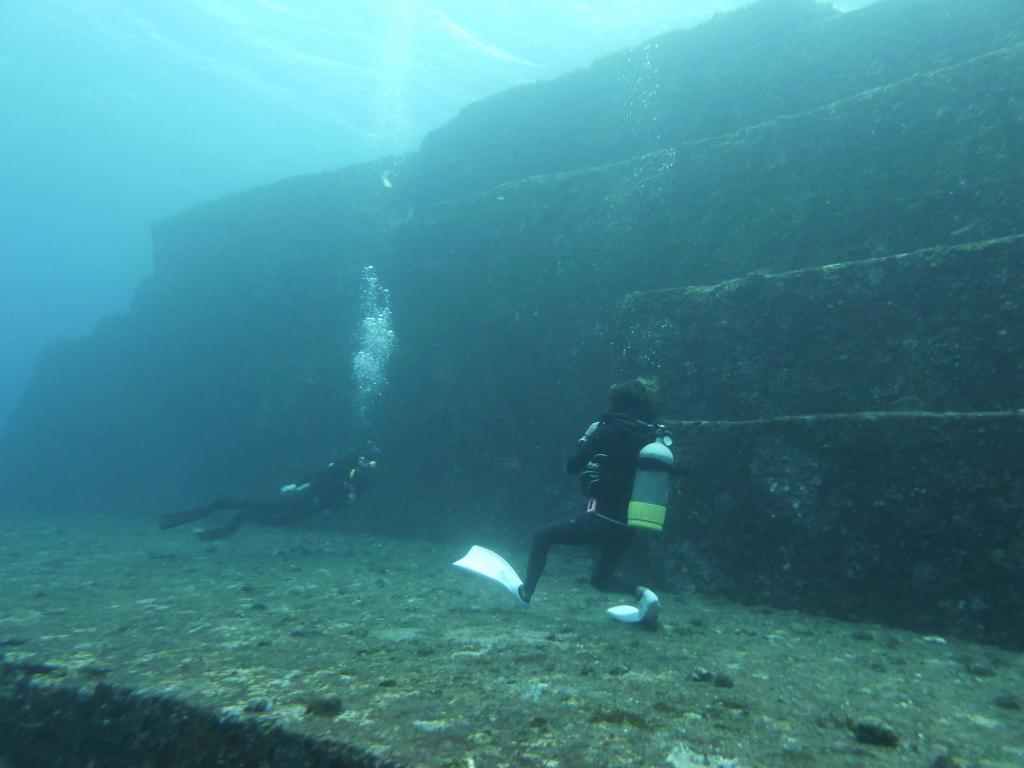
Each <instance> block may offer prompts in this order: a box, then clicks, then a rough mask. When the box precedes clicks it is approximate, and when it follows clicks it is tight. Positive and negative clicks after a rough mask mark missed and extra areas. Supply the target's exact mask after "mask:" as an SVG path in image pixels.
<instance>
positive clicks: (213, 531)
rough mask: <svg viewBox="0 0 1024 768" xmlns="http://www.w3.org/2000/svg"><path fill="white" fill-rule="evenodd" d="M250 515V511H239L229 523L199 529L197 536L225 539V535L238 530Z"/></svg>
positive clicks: (206, 539)
mask: <svg viewBox="0 0 1024 768" xmlns="http://www.w3.org/2000/svg"><path fill="white" fill-rule="evenodd" d="M248 517H249V513H248V512H239V513H238V514H237V515H235V516H234V517H233V518H231V522H229V523H228V524H227V525H222V526H220V527H218V528H207V529H205V530H202V531H199V532H198V533H197V534H196V536H198V537H199V538H200V539H202V540H203V541H212V540H214V539H223V538H224V537H225V536H230V535H231V534H232V533H234V532H235V531H237V530H238V529H239V527H240V526H241V525H242V523H244V522H245V521H246V520H247V519H248Z"/></svg>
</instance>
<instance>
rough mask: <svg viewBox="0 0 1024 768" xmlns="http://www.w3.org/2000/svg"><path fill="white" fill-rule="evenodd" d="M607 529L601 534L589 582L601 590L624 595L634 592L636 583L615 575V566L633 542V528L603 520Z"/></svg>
mask: <svg viewBox="0 0 1024 768" xmlns="http://www.w3.org/2000/svg"><path fill="white" fill-rule="evenodd" d="M605 525H607V526H609V528H608V530H607V531H605V533H604V534H603V535H602V536H601V538H600V540H599V542H598V546H599V547H600V555H599V556H598V558H597V562H596V563H594V570H593V571H592V572H591V574H590V584H591V586H593V587H594V588H595V589H598V590H600V591H601V592H619V593H622V594H626V595H633V594H636V584H633V583H631V582H629V581H628V580H627V579H625V578H623V577H621V576H616V575H615V568H616V567H617V566H618V565H619V562H620V561H621V560H622V556H623V555H624V554H626V550H627V549H629V545H630V544H631V543H632V542H633V530H632V529H631V528H627V527H626V526H622V525H617V524H616V523H611V522H607V521H606V522H605Z"/></svg>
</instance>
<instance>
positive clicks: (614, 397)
mask: <svg viewBox="0 0 1024 768" xmlns="http://www.w3.org/2000/svg"><path fill="white" fill-rule="evenodd" d="M608 404H609V406H610V407H611V410H612V411H615V412H618V413H626V414H629V415H630V416H635V417H636V418H638V419H643V420H644V421H654V420H655V419H657V418H658V410H659V409H660V408H661V387H660V386H659V385H658V382H657V381H656V380H654V379H644V378H636V379H627V380H626V381H620V382H618V383H617V384H612V387H611V389H609V390H608Z"/></svg>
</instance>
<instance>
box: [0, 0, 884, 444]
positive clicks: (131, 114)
mask: <svg viewBox="0 0 1024 768" xmlns="http://www.w3.org/2000/svg"><path fill="white" fill-rule="evenodd" d="M868 2H870V0H849V1H848V2H836V3H835V5H836V6H837V7H840V8H844V9H851V8H854V7H859V6H862V5H867V4H868ZM746 4H748V0H685V1H684V0H647V1H645V0H593V1H592V2H569V1H566V2H555V1H553V0H548V1H545V0H487V1H486V2H483V1H482V0H435V1H433V2H426V1H423V2H420V1H418V0H301V1H300V0H3V2H2V3H0V110H2V111H0V114H2V119H0V365H2V368H0V428H2V425H3V422H4V421H5V420H6V416H7V413H8V412H9V410H10V408H11V407H12V406H13V404H14V402H15V400H16V398H17V396H18V394H19V393H20V391H21V389H22V388H23V387H24V385H25V384H26V383H27V380H28V377H29V376H30V373H31V368H32V365H33V364H34V361H35V359H36V357H37V356H38V354H39V352H40V350H41V349H42V347H43V346H45V345H46V344H47V343H49V342H51V341H53V340H55V339H57V338H60V337H73V336H80V335H83V334H86V333H88V332H89V331H90V330H91V329H92V327H93V325H94V324H95V322H96V320H97V319H98V318H99V317H100V316H101V315H104V314H107V313H110V312H114V311H121V310H123V309H125V308H126V307H127V305H128V303H129V301H130V299H131V295H132V292H133V290H134V286H135V285H136V283H137V282H138V280H139V279H140V278H141V277H143V276H144V275H146V274H147V273H148V272H149V269H150V254H149V224H150V223H151V222H152V221H154V220H156V219H159V218H162V217H164V216H166V215H168V214H171V213H174V212H176V211H178V210H180V209H182V208H186V207H188V206H190V205H194V204H196V203H199V202H202V201H204V200H208V199H210V198H214V197H218V196H221V195H224V194H226V193H230V192H234V191H237V190H240V189H244V188H246V187H250V186H254V185H259V184H264V183H267V182H271V181H274V180H276V179H279V178H281V177H285V176H291V175H295V174H301V173H310V172H316V171H321V170H329V169H333V168H336V167H339V166H343V165H348V164H350V163H353V162H358V161H361V160H365V159H368V158H372V157H376V156H379V155H382V154H390V153H395V152H404V151H407V150H411V149H415V148H416V147H417V146H418V144H419V142H420V140H421V139H422V137H423V135H424V134H425V133H426V132H427V131H428V130H429V129H430V128H432V127H435V126H437V125H439V124H441V123H443V122H445V121H446V120H448V119H449V118H450V117H452V116H453V115H454V114H455V113H456V112H457V111H458V110H459V109H460V108H461V107H462V106H464V105H465V104H467V103H469V102H471V101H473V100H475V99H478V98H481V97H483V96H486V95H488V94H491V93H494V92H496V91H499V90H502V89H504V88H507V87H509V86H512V85H516V84H519V83H523V82H530V81H533V80H540V79H546V78H550V77H554V76H556V75H558V74H561V73H563V72H566V71H569V70H572V69H576V68H579V67H582V66H586V65H587V64H588V63H589V62H590V61H591V60H593V59H594V58H597V57H599V56H601V55H604V54H606V53H610V52H612V51H614V50H618V49H620V48H623V47H627V46H629V45H631V44H634V43H637V42H640V41H641V40H643V39H645V38H647V37H651V36H653V35H656V34H659V33H661V32H664V31H667V30H670V29H676V28H679V27H686V26H692V25H693V24H695V23H698V22H700V21H703V20H705V19H706V18H708V17H709V16H710V15H712V14H713V13H715V12H718V11H725V10H731V9H734V8H737V7H739V6H742V5H746Z"/></svg>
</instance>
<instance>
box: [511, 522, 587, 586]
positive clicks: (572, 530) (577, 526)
mask: <svg viewBox="0 0 1024 768" xmlns="http://www.w3.org/2000/svg"><path fill="white" fill-rule="evenodd" d="M590 517H592V516H591V515H585V516H584V517H581V518H572V519H570V520H560V521H559V522H557V523H551V525H546V526H544V527H543V528H541V529H540V530H539V531H537V532H536V533H535V534H534V535H533V546H532V547H531V548H530V560H529V563H528V564H527V566H526V579H525V580H524V581H523V589H522V593H521V597H522V598H523V599H524V600H526V601H527V602H529V601H530V599H531V598H532V597H533V592H534V590H535V589H536V588H537V582H538V581H540V577H541V574H542V573H544V566H545V565H547V562H548V550H549V549H551V547H552V545H554V544H586V543H588V542H589V541H591V540H592V539H593V536H594V532H593V530H592V524H591V522H590V520H589V519H588V518H590Z"/></svg>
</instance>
